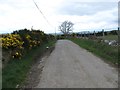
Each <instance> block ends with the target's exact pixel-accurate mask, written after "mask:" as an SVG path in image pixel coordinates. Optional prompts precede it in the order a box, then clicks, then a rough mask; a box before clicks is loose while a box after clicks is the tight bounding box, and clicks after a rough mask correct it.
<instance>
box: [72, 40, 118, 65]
mask: <svg viewBox="0 0 120 90" xmlns="http://www.w3.org/2000/svg"><path fill="white" fill-rule="evenodd" d="M70 40H71V41H73V42H74V43H76V44H78V45H79V46H80V47H82V48H85V49H87V50H88V51H90V52H92V53H93V54H95V55H96V56H98V57H100V58H102V59H103V60H105V61H107V62H110V63H111V64H113V65H118V47H113V46H109V45H107V44H105V43H100V42H97V41H93V40H90V39H78V38H71V39H70Z"/></svg>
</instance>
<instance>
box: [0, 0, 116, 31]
mask: <svg viewBox="0 0 120 90" xmlns="http://www.w3.org/2000/svg"><path fill="white" fill-rule="evenodd" d="M34 1H35V2H36V4H37V5H38V7H39V9H40V10H41V11H42V13H43V15H44V16H45V18H46V19H47V20H46V19H45V18H44V16H43V15H42V14H41V13H40V12H39V10H38V9H37V7H36V6H35V4H34V2H33V0H0V33H11V32H13V31H15V30H20V29H24V28H27V29H31V27H33V29H40V30H42V31H44V32H45V33H55V32H57V33H59V32H60V31H59V29H58V26H59V25H61V23H62V22H64V21H66V20H68V21H71V22H72V23H74V26H73V32H81V31H87V30H89V31H94V30H102V29H105V30H110V29H116V28H117V27H118V0H34Z"/></svg>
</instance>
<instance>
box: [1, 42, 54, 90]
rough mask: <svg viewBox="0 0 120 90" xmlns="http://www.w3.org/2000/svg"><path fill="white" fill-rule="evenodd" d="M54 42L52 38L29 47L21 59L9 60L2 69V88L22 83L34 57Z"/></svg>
mask: <svg viewBox="0 0 120 90" xmlns="http://www.w3.org/2000/svg"><path fill="white" fill-rule="evenodd" d="M55 42H56V41H54V40H53V41H49V42H47V43H44V44H42V45H41V46H39V47H36V48H33V49H31V50H30V51H29V52H27V53H26V54H25V55H24V57H22V59H21V60H10V62H9V63H8V64H7V66H6V67H4V68H3V70H2V88H3V89H4V88H15V87H16V86H17V85H20V84H22V83H23V82H24V80H25V78H26V77H27V73H28V71H29V70H30V68H31V66H32V64H33V63H34V62H35V60H36V57H40V56H41V55H42V54H43V53H44V52H45V51H46V47H47V46H49V47H52V46H54V45H55Z"/></svg>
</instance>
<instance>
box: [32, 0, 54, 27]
mask: <svg viewBox="0 0 120 90" xmlns="http://www.w3.org/2000/svg"><path fill="white" fill-rule="evenodd" d="M33 2H34V4H35V6H36V7H37V9H38V10H39V12H40V13H41V14H42V16H43V18H44V19H45V20H46V22H47V23H48V24H49V25H50V26H52V25H51V24H50V23H49V21H48V20H47V18H46V17H45V15H44V14H43V12H42V11H41V10H40V8H39V7H38V5H37V3H36V2H35V1H34V0H33Z"/></svg>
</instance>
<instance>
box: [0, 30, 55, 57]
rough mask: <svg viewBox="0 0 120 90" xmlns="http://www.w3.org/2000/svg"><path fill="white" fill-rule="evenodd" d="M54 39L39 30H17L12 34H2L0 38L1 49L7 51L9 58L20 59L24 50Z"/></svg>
mask: <svg viewBox="0 0 120 90" xmlns="http://www.w3.org/2000/svg"><path fill="white" fill-rule="evenodd" d="M51 39H54V36H53V35H47V34H45V33H44V32H43V31H40V30H31V31H30V30H27V29H23V30H18V31H14V32H13V33H12V34H4V35H2V37H1V38H0V40H1V41H2V44H0V47H2V49H3V51H6V52H9V55H10V57H11V58H17V59H21V57H22V56H23V54H24V53H25V51H28V50H30V49H32V48H34V47H37V46H40V45H42V43H44V42H47V41H49V40H51Z"/></svg>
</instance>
